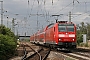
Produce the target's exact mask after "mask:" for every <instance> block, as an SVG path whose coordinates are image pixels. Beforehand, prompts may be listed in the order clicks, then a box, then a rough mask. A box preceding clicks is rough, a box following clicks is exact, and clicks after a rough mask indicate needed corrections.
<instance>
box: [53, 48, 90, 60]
mask: <svg viewBox="0 0 90 60" xmlns="http://www.w3.org/2000/svg"><path fill="white" fill-rule="evenodd" d="M55 52H57V53H61V54H63V55H64V56H68V57H72V58H74V59H77V60H90V50H87V49H72V50H59V51H55Z"/></svg>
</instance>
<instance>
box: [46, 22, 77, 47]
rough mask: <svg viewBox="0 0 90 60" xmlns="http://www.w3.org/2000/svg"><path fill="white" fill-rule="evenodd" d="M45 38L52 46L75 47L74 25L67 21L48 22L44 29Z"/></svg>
mask: <svg viewBox="0 0 90 60" xmlns="http://www.w3.org/2000/svg"><path fill="white" fill-rule="evenodd" d="M45 40H46V42H45V43H46V44H49V45H50V46H51V47H54V48H55V47H58V48H76V26H75V24H73V23H72V22H69V23H68V22H67V21H58V22H57V23H55V24H54V23H53V24H50V25H48V26H47V29H46V31H45Z"/></svg>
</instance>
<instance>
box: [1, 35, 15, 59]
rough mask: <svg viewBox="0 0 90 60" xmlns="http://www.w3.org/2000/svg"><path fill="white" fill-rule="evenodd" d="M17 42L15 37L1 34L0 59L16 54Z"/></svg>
mask: <svg viewBox="0 0 90 60" xmlns="http://www.w3.org/2000/svg"><path fill="white" fill-rule="evenodd" d="M15 49H16V43H15V42H14V38H12V37H10V36H7V35H2V34H1V35H0V60H2V59H3V57H4V59H7V58H9V57H10V56H12V55H13V54H14V51H15Z"/></svg>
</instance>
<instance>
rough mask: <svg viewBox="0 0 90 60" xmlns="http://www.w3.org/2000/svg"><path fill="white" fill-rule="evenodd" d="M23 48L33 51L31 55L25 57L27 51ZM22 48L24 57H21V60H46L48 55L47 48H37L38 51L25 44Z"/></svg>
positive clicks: (48, 50)
mask: <svg viewBox="0 0 90 60" xmlns="http://www.w3.org/2000/svg"><path fill="white" fill-rule="evenodd" d="M25 46H27V47H29V48H30V49H32V50H33V51H34V53H33V54H31V55H27V50H26V48H25ZM25 46H24V56H23V57H22V60H46V58H47V56H48V54H49V53H50V49H49V48H41V47H40V48H39V49H38V50H34V49H33V48H32V47H31V46H30V45H28V44H26V45H25Z"/></svg>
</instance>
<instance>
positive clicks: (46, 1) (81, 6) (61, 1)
mask: <svg viewBox="0 0 90 60" xmlns="http://www.w3.org/2000/svg"><path fill="white" fill-rule="evenodd" d="M1 1H3V11H4V13H3V15H4V16H3V22H4V23H3V24H4V25H5V26H8V27H9V28H12V23H11V22H12V19H13V18H16V20H15V24H18V25H16V26H15V33H16V32H17V30H18V32H19V34H20V35H25V32H26V35H31V34H33V33H35V32H36V31H37V29H38V30H39V29H42V28H44V27H45V26H46V25H48V24H49V23H52V22H55V19H56V18H57V17H52V15H60V16H59V17H58V20H61V21H62V20H64V21H68V20H69V12H71V14H72V15H71V16H72V17H71V20H72V22H74V23H75V24H79V23H81V22H88V23H90V0H1ZM0 4H1V3H0ZM0 6H1V5H0ZM6 11H7V12H6ZM37 14H38V15H37ZM7 16H8V19H7ZM7 21H8V25H7ZM0 23H1V21H0Z"/></svg>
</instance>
